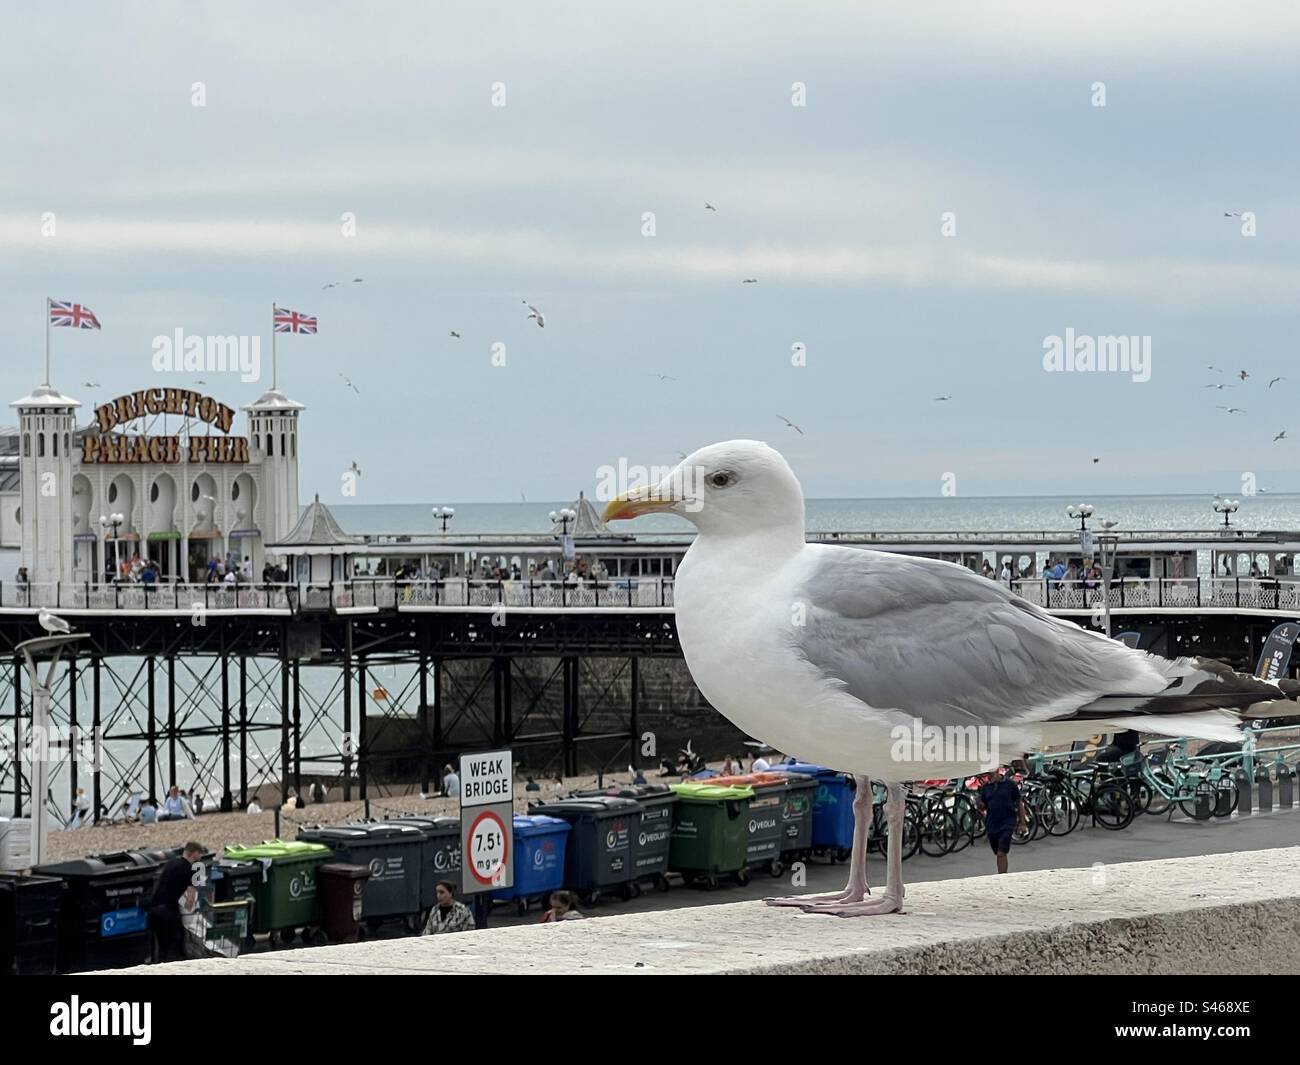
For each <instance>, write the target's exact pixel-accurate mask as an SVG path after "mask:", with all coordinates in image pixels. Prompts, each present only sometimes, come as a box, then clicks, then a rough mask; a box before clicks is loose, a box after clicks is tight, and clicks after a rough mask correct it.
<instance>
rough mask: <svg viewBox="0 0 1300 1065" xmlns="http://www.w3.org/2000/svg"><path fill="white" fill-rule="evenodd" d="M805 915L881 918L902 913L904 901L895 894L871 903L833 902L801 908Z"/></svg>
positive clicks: (862, 901) (873, 900) (861, 901)
mask: <svg viewBox="0 0 1300 1065" xmlns="http://www.w3.org/2000/svg"><path fill="white" fill-rule="evenodd" d="M801 909H802V910H803V912H804V913H819V914H825V915H826V916H827V917H879V916H881V915H882V914H886V913H902V912H903V900H902V899H901V898H900V897H899V896H898V895H894V894H885V895H882V896H881V897H880V898H878V899H872V900H871V901H869V902H868V901H865V900H860V901H857V902H831V903H822V904H817V905H811V906H803V907H801Z"/></svg>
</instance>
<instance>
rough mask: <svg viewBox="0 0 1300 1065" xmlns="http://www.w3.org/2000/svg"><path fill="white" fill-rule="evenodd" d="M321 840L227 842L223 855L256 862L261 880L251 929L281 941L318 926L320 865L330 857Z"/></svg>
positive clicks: (254, 905) (290, 940) (330, 852)
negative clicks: (235, 844) (250, 843)
mask: <svg viewBox="0 0 1300 1065" xmlns="http://www.w3.org/2000/svg"><path fill="white" fill-rule="evenodd" d="M333 856H334V854H333V852H332V851H331V850H330V849H329V848H328V847H327V846H325V845H324V844H323V843H303V842H301V841H297V840H284V839H269V840H267V841H266V842H264V843H258V844H255V845H253V846H251V847H237V846H230V847H227V848H226V849H225V857H226V858H228V859H231V860H233V861H239V862H260V863H261V864H262V870H263V872H262V882H261V883H260V884H258V885H257V887H256V890H255V895H254V903H253V931H254V933H256V934H259V935H260V934H262V933H266V934H269V935H270V936H271V938H272V939H273V940H275V939H277V938H278V939H279V940H280V941H281V942H283V943H289V942H292V941H293V938H294V935H295V934H296V933H298V932H299V931H301V930H303V929H307V928H319V927H321V923H322V920H323V916H324V911H323V909H322V900H321V895H320V891H319V884H318V874H319V872H320V867H321V866H322V865H323V864H324V863H325V862H327V861H330V860H331V859H332V858H333Z"/></svg>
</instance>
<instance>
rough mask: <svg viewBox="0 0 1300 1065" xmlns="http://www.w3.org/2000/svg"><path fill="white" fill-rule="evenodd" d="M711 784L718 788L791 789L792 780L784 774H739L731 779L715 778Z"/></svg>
mask: <svg viewBox="0 0 1300 1065" xmlns="http://www.w3.org/2000/svg"><path fill="white" fill-rule="evenodd" d="M709 783H710V784H714V785H716V786H718V787H737V788H745V787H749V788H777V787H779V788H785V787H789V785H790V778H789V777H788V776H786V775H785V774H784V773H773V772H763V773H737V774H736V775H735V776H730V777H714V778H713V779H712V780H711V781H709Z"/></svg>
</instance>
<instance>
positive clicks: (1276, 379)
mask: <svg viewBox="0 0 1300 1065" xmlns="http://www.w3.org/2000/svg"><path fill="white" fill-rule="evenodd" d="M1285 380H1286V378H1285V377H1275V378H1273V380H1271V381H1270V382H1269V383H1268V387H1269V388H1272V387H1273V386H1274V385H1275V384H1277V383H1278V382H1279V381H1285Z"/></svg>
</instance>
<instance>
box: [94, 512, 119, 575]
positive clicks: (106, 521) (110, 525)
mask: <svg viewBox="0 0 1300 1065" xmlns="http://www.w3.org/2000/svg"><path fill="white" fill-rule="evenodd" d="M99 524H100V527H101V528H102V529H103V530H104V535H105V537H107V536H108V530H109V529H112V530H113V575H114V576H117V572H118V567H119V566H120V565H121V559H119V558H118V557H117V556H118V541H117V530H118V529H120V528H121V527H122V526H123V525H124V524H126V518H125V517H123V516H122V515H121V514H109V515H108V516H107V517H105V516H104V515H103V514H101V515H100V516H99Z"/></svg>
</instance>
